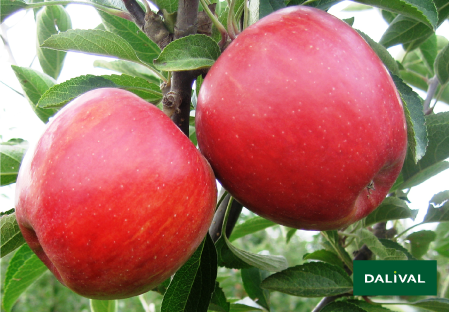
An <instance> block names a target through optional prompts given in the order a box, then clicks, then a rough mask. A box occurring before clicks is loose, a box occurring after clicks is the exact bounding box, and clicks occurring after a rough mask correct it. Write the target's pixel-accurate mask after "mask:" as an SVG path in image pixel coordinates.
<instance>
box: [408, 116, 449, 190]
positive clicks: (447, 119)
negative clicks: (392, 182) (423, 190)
mask: <svg viewBox="0 0 449 312" xmlns="http://www.w3.org/2000/svg"><path fill="white" fill-rule="evenodd" d="M425 119H426V125H427V135H428V139H429V144H428V146H427V151H426V154H425V155H424V157H423V158H422V159H421V160H420V161H418V163H417V164H415V159H414V156H412V155H411V154H410V153H409V154H407V156H406V158H405V162H404V166H403V167H402V176H403V180H404V182H403V183H402V184H401V185H400V186H399V189H405V188H410V187H412V186H415V185H418V184H420V183H422V182H424V181H426V180H427V179H429V178H430V177H432V176H434V175H435V174H437V173H440V172H441V171H443V170H445V169H447V168H449V163H448V162H445V161H444V160H445V159H446V158H448V157H449V144H447V140H448V139H449V112H444V113H439V114H431V115H428V116H426V117H425Z"/></svg>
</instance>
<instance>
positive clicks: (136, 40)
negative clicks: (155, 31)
mask: <svg viewBox="0 0 449 312" xmlns="http://www.w3.org/2000/svg"><path fill="white" fill-rule="evenodd" d="M98 13H99V14H100V17H101V19H102V20H103V24H104V26H105V27H106V30H108V31H110V32H111V33H114V34H116V35H119V36H120V37H122V38H123V39H125V40H126V41H127V42H128V43H129V44H130V45H131V47H132V48H133V49H134V51H135V53H136V55H137V57H138V58H139V59H140V60H141V61H142V62H144V63H145V64H148V65H150V66H151V67H153V60H154V59H155V58H157V57H158V56H159V54H160V53H161V49H160V48H159V47H158V45H157V44H156V43H154V42H153V41H152V40H151V39H150V38H148V36H147V35H145V34H144V33H143V32H142V30H141V29H140V28H139V27H137V25H136V24H135V23H134V22H132V21H129V20H127V19H124V18H121V17H117V16H114V15H111V14H108V13H106V12H103V11H100V10H98Z"/></svg>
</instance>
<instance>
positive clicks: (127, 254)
mask: <svg viewBox="0 0 449 312" xmlns="http://www.w3.org/2000/svg"><path fill="white" fill-rule="evenodd" d="M215 204H216V184H215V178H214V175H213V172H212V170H211V169H210V166H209V164H208V163H207V161H206V160H205V159H204V157H203V156H202V155H201V154H200V153H199V151H198V150H197V149H196V148H195V146H194V145H193V144H192V143H191V142H190V141H189V139H188V138H187V137H186V136H185V135H184V134H183V133H182V132H181V131H180V130H179V129H178V128H177V127H176V125H175V124H174V123H173V122H172V121H171V120H170V119H169V118H168V117H167V116H165V115H164V114H163V113H162V112H161V111H160V110H159V109H157V108H156V107H155V106H154V105H152V104H149V103H148V102H146V101H144V100H142V99H140V98H139V97H137V96H136V95H134V94H132V93H129V92H127V91H123V90H120V89H97V90H94V91H90V92H88V93H86V94H84V95H82V96H80V97H79V98H77V99H76V100H74V101H73V102H72V103H70V104H68V105H67V106H66V107H65V108H64V109H63V110H61V111H60V112H59V113H58V114H57V115H56V117H55V118H54V120H52V122H51V123H50V124H49V125H48V127H47V129H46V130H45V132H44V134H43V135H42V137H41V138H40V140H39V141H38V143H37V145H36V147H35V148H34V150H31V151H29V152H28V153H27V155H26V157H25V160H24V163H23V164H22V167H21V168H20V172H19V176H18V180H17V186H16V215H17V221H18V223H19V226H20V229H21V231H22V233H23V236H24V237H25V239H26V241H27V243H28V244H29V246H30V247H31V249H32V250H33V251H34V252H35V253H36V254H37V256H38V257H39V258H40V259H41V260H42V261H43V262H44V263H45V265H47V266H48V268H49V269H50V270H51V271H52V272H53V273H54V275H55V276H56V277H57V278H58V280H59V281H60V282H61V283H62V284H64V285H66V286H67V287H68V288H70V289H72V290H73V291H75V292H76V293H78V294H80V295H82V296H86V297H88V298H95V299H114V298H126V297H130V296H134V295H138V294H141V293H143V292H146V291H148V290H150V289H152V288H153V287H155V286H157V285H158V284H159V283H161V282H162V281H164V280H165V279H167V278H168V277H169V276H170V275H172V274H173V273H174V272H175V271H176V270H177V269H178V268H179V267H180V266H181V265H182V264H184V263H185V262H186V261H187V260H188V258H189V257H190V256H191V255H192V253H193V252H194V251H195V250H196V248H197V247H198V245H199V244H200V243H201V241H202V239H203V238H204V236H205V235H206V233H207V230H208V227H209V225H210V223H211V220H212V217H213V213H214V207H215Z"/></svg>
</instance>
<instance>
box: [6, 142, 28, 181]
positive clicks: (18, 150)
mask: <svg viewBox="0 0 449 312" xmlns="http://www.w3.org/2000/svg"><path fill="white" fill-rule="evenodd" d="M27 149H28V142H27V141H24V140H22V139H13V140H9V141H8V142H3V143H0V185H1V186H4V185H8V184H11V183H14V182H16V179H17V174H18V173H19V168H20V164H21V163H22V159H23V156H24V155H25V152H26V150H27Z"/></svg>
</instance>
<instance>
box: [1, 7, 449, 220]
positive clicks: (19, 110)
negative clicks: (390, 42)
mask: <svg viewBox="0 0 449 312" xmlns="http://www.w3.org/2000/svg"><path fill="white" fill-rule="evenodd" d="M348 3H349V2H348V1H346V2H343V3H340V4H338V5H336V6H334V7H333V8H332V9H331V11H330V13H331V14H334V15H336V16H337V17H339V18H350V17H352V16H355V22H354V25H353V27H354V28H356V29H359V30H361V31H363V32H365V33H366V34H368V35H369V36H370V37H371V38H372V39H374V40H375V41H379V39H380V38H381V36H382V33H383V32H384V31H385V29H386V28H387V24H386V23H385V22H384V20H383V19H382V17H381V15H380V12H379V11H376V12H375V13H373V11H362V12H344V11H341V10H342V9H343V8H345V7H346V6H347V5H348ZM67 11H68V12H69V14H70V16H71V18H72V27H73V28H81V29H91V28H95V27H96V26H97V25H98V24H100V22H101V20H100V17H99V15H98V13H97V12H96V10H95V9H94V8H92V7H89V6H86V5H68V6H67ZM2 28H3V29H2V34H4V33H6V34H7V36H8V40H9V44H10V47H11V50H12V52H13V55H14V57H15V62H16V64H17V65H18V66H23V67H28V66H30V65H31V67H32V68H33V69H36V70H41V69H40V65H39V62H38V60H37V59H35V55H36V50H35V47H36V36H35V33H36V28H35V23H34V17H33V12H32V11H28V12H25V11H22V12H19V13H17V14H15V15H14V16H12V17H10V18H8V19H7V20H6V21H5V23H4V24H3V25H2ZM437 34H440V35H446V37H449V35H448V34H449V23H448V21H446V22H445V23H444V24H443V25H442V26H441V27H440V28H439V30H438V31H437ZM389 51H390V53H391V54H392V55H393V56H396V55H399V53H401V51H402V49H401V48H400V47H393V48H391V49H389ZM98 59H107V58H102V57H99V56H93V55H86V54H82V53H74V52H69V53H68V54H67V56H66V61H65V65H64V68H63V70H62V72H61V75H60V77H59V79H58V82H63V81H65V80H67V79H70V78H74V77H77V76H81V75H86V74H94V75H102V74H112V72H111V71H107V70H103V69H99V68H94V67H93V62H94V61H95V60H98ZM0 81H1V82H3V83H5V84H7V85H8V86H9V87H11V88H13V89H15V90H17V91H19V92H23V91H22V89H21V86H20V84H19V82H18V81H17V79H16V77H15V75H14V73H13V71H12V69H11V62H10V60H9V55H8V53H6V50H5V47H4V45H3V43H2V42H1V41H0ZM3 83H0V135H1V137H0V141H8V140H9V139H11V138H23V139H25V140H27V141H29V142H31V143H32V142H35V141H36V140H37V139H38V138H39V136H40V134H41V133H42V131H43V130H44V128H45V127H44V124H43V123H42V122H41V121H40V120H39V119H38V118H37V117H36V116H35V115H34V113H33V111H32V110H31V108H30V106H29V103H28V101H27V100H26V99H25V98H23V97H22V96H20V95H18V94H17V93H16V92H14V91H13V90H11V89H10V88H8V87H6V86H5V85H4V84H3ZM420 95H421V96H422V97H425V94H423V93H420ZM448 110H449V106H447V105H445V104H438V105H437V109H436V111H437V112H440V111H448ZM447 181H449V170H446V171H445V172H443V173H440V174H439V175H437V176H435V177H433V178H432V179H430V180H428V181H427V182H425V183H422V184H421V185H419V186H416V187H414V188H412V190H411V192H410V193H409V196H408V198H409V200H410V201H411V203H410V204H409V207H410V208H411V209H419V210H420V211H419V214H418V217H417V219H416V220H415V222H419V221H420V220H422V218H423V217H424V215H425V213H426V211H427V207H428V202H429V200H430V199H431V197H432V196H433V195H434V194H436V193H438V192H441V191H444V190H447V189H449V187H448V186H447V185H448V183H447ZM13 207H14V185H10V186H6V187H1V188H0V211H6V210H8V209H11V208H13ZM408 222H409V224H410V225H411V224H413V222H411V220H410V221H408Z"/></svg>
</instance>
